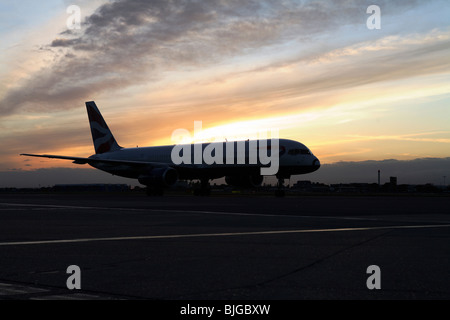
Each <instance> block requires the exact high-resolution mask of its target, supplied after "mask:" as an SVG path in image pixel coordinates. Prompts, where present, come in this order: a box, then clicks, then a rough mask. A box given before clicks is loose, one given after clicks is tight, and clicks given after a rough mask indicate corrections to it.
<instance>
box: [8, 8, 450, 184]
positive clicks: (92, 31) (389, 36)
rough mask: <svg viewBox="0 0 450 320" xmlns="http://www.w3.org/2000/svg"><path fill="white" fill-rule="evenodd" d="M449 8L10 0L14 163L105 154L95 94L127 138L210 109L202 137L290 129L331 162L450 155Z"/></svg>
mask: <svg viewBox="0 0 450 320" xmlns="http://www.w3.org/2000/svg"><path fill="white" fill-rule="evenodd" d="M74 5H75V6H76V8H79V17H80V23H79V25H78V26H77V25H74V24H73V22H76V19H74V18H76V12H74V11H71V10H68V9H69V8H71V7H72V6H74ZM371 5H376V6H378V7H379V8H380V10H381V13H380V16H379V20H377V21H379V22H380V29H372V28H369V27H368V20H369V21H372V20H371V19H372V18H373V17H372V14H373V12H369V13H367V8H368V7H369V6H371ZM448 17H450V5H449V4H448V1H447V0H427V1H419V0H394V1H387V0H383V1H382V0H370V1H365V0H339V1H331V0H330V1H326V0H324V1H306V0H305V1H294V0H292V1H283V0H277V1H275V0H274V1H264V0H239V1H225V0H208V1H187V0H186V1H180V0H172V1H168V0H154V1H143V0H142V1H140V0H134V1H131V0H118V1H104V0H103V1H100V0H96V1H87V0H79V1H76V0H73V1H69V0H67V1H66V0H64V1H63V0H58V1H57V0H46V1H41V2H37V1H30V0H24V1H12V0H1V1H0V61H1V63H0V172H8V173H11V174H8V177H10V176H14V175H13V173H14V172H20V173H23V171H33V170H39V169H49V168H61V167H66V168H74V167H77V166H76V165H74V164H72V163H71V162H70V161H63V160H52V159H40V158H26V157H20V156H19V154H20V153H46V154H57V155H70V156H81V157H86V156H89V155H91V154H92V153H94V149H93V145H92V139H91V135H90V130H89V124H88V121H87V115H86V111H85V105H84V102H85V101H91V100H95V101H96V103H97V106H98V107H99V108H100V110H101V112H102V114H103V116H104V117H105V120H106V121H107V123H108V125H109V127H110V129H111V130H112V131H113V133H114V136H115V137H116V139H117V140H118V142H119V144H120V145H121V146H124V147H135V146H137V145H138V146H155V145H165V144H173V143H174V142H173V141H172V133H173V132H174V131H175V130H177V129H186V130H189V131H190V132H192V133H193V131H194V121H202V128H203V130H204V133H205V134H204V135H202V137H201V140H202V141H217V139H223V138H227V139H228V141H229V140H232V139H245V138H247V137H249V136H250V137H251V136H253V135H254V134H257V133H258V132H260V131H262V130H267V131H268V130H270V129H278V131H279V136H280V137H281V138H286V139H293V140H297V141H300V142H302V143H304V144H305V145H307V146H308V147H309V148H310V149H311V151H312V152H313V153H314V154H315V155H316V156H317V157H318V158H319V159H320V160H321V163H323V164H334V163H339V162H343V161H345V162H358V161H359V162H362V161H368V160H370V161H383V160H387V159H393V160H400V161H409V160H414V159H423V158H447V157H450V121H449V119H450V58H449V57H450V20H449V19H448ZM199 139H200V138H198V139H197V140H195V141H194V142H198V140H199ZM443 163H446V162H443ZM449 171H450V170H449V168H447V167H446V166H443V167H442V170H441V173H438V175H442V176H444V175H446V174H447V173H450V172H449ZM47 172H48V171H47ZM55 172H57V171H56V170H55ZM447 176H449V177H450V174H447ZM17 179H19V180H20V179H24V178H23V175H17ZM447 180H450V178H449V179H447ZM4 183H5V182H4ZM4 183H3V184H4ZM1 185H2V183H1V182H0V186H1ZM42 185H45V181H42Z"/></svg>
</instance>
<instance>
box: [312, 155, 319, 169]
mask: <svg viewBox="0 0 450 320" xmlns="http://www.w3.org/2000/svg"><path fill="white" fill-rule="evenodd" d="M312 165H313V167H314V168H316V170H317V169H319V168H320V161H319V159H317V158H315V159H314V161H313V164H312Z"/></svg>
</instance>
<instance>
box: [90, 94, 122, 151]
mask: <svg viewBox="0 0 450 320" xmlns="http://www.w3.org/2000/svg"><path fill="white" fill-rule="evenodd" d="M86 109H87V113H88V117H89V124H90V126H91V133H92V140H93V142H94V148H95V153H96V154H99V153H105V152H110V151H116V150H120V149H122V147H121V146H119V144H118V143H117V141H116V139H114V136H113V134H112V133H111V130H109V128H108V125H107V124H106V122H105V120H104V119H103V116H102V114H101V113H100V111H99V110H98V108H97V105H96V104H95V102H94V101H89V102H86Z"/></svg>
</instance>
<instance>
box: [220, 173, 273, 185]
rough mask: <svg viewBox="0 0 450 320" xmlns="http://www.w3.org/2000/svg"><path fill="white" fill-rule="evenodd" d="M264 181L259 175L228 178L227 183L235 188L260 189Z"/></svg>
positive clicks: (226, 178)
mask: <svg viewBox="0 0 450 320" xmlns="http://www.w3.org/2000/svg"><path fill="white" fill-rule="evenodd" d="M263 180H264V177H263V176H262V175H259V174H255V175H241V176H226V177H225V182H226V183H227V184H228V185H230V186H233V187H244V188H251V187H253V188H255V187H259V186H260V185H261V184H262V182H263Z"/></svg>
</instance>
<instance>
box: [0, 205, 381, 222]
mask: <svg viewBox="0 0 450 320" xmlns="http://www.w3.org/2000/svg"><path fill="white" fill-rule="evenodd" d="M0 205H5V206H11V207H43V208H49V209H58V208H59V209H81V210H92V209H94V210H102V211H127V212H167V213H191V214H210V215H228V216H249V217H276V218H293V219H298V218H301V219H310V218H314V219H336V220H367V221H377V220H378V219H376V218H369V217H345V216H344V217H342V216H340V217H329V216H307V215H288V214H267V213H245V212H226V211H204V210H182V209H150V208H108V207H83V206H63V205H51V204H20V203H0ZM16 210H23V209H16Z"/></svg>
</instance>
